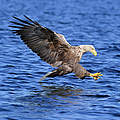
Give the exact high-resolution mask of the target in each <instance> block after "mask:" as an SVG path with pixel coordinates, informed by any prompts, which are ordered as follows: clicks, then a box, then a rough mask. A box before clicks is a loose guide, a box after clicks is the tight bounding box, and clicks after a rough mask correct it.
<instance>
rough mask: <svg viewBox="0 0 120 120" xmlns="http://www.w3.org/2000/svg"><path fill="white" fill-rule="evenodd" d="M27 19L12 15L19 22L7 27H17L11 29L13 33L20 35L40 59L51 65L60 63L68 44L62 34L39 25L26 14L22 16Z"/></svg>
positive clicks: (65, 53)
mask: <svg viewBox="0 0 120 120" xmlns="http://www.w3.org/2000/svg"><path fill="white" fill-rule="evenodd" d="M24 17H25V18H26V19H27V21H24V20H21V19H19V18H17V17H14V18H15V19H16V20H18V21H19V22H13V21H11V23H13V24H15V25H11V26H9V27H13V28H17V29H16V30H12V31H13V33H16V34H17V35H20V37H21V39H22V40H23V41H24V43H25V44H27V46H28V47H29V48H30V49H32V51H33V52H35V53H37V55H38V56H40V57H41V59H42V60H44V61H46V62H47V63H49V64H50V65H52V66H55V67H57V66H59V65H62V63H63V60H64V58H65V56H66V55H67V52H68V51H69V48H70V44H69V43H68V42H67V41H66V40H65V38H64V36H63V35H61V34H58V33H56V32H54V31H51V30H50V29H48V28H46V27H43V26H41V25H40V24H39V23H37V22H36V21H32V20H31V19H30V18H28V17H27V16H24Z"/></svg>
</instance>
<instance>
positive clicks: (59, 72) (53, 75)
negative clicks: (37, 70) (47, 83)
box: [40, 69, 64, 81]
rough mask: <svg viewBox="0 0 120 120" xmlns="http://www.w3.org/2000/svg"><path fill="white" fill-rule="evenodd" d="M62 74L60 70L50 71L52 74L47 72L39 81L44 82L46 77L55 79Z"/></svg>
mask: <svg viewBox="0 0 120 120" xmlns="http://www.w3.org/2000/svg"><path fill="white" fill-rule="evenodd" d="M63 74H64V72H63V71H62V70H59V69H56V70H54V71H52V72H48V73H47V74H46V75H44V76H43V77H42V78H41V79H40V81H41V80H44V79H45V78H46V77H56V76H61V75H63Z"/></svg>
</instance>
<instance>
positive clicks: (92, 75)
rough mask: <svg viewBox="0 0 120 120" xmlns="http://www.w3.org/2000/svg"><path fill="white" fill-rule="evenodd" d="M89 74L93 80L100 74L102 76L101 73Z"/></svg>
mask: <svg viewBox="0 0 120 120" xmlns="http://www.w3.org/2000/svg"><path fill="white" fill-rule="evenodd" d="M90 76H91V77H93V78H94V79H95V80H98V79H99V78H100V76H103V75H102V74H101V73H94V74H92V73H90Z"/></svg>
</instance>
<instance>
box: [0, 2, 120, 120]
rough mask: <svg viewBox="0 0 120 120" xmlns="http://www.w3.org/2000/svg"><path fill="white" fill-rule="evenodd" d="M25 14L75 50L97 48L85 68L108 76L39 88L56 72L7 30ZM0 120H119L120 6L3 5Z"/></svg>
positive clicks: (49, 83)
mask: <svg viewBox="0 0 120 120" xmlns="http://www.w3.org/2000/svg"><path fill="white" fill-rule="evenodd" d="M23 15H28V16H29V17H30V18H32V19H34V20H36V21H38V22H39V23H40V24H41V25H44V26H46V27H48V28H50V29H52V30H54V31H56V32H58V33H62V34H64V35H65V37H66V39H67V40H68V42H69V43H70V44H72V45H80V44H92V45H94V46H95V48H96V51H97V52H98V56H96V57H95V56H93V55H92V54H90V53H86V54H85V55H84V56H83V58H82V60H81V64H82V65H83V66H84V67H85V68H86V69H88V70H90V71H91V72H93V73H94V72H102V73H103V75H104V76H103V77H102V78H101V79H99V80H98V81H94V80H93V79H92V78H86V79H84V80H80V79H78V78H77V77H75V76H74V74H68V75H65V76H61V77H56V78H47V79H46V80H44V81H42V82H40V83H39V80H40V78H41V77H42V76H43V75H44V74H45V73H47V72H49V71H51V70H53V68H52V67H51V66H50V65H48V64H47V63H45V62H43V61H41V60H40V58H39V57H38V56H37V55H36V54H34V53H33V52H32V51H31V50H30V49H28V48H27V47H26V45H24V43H23V42H22V41H21V40H20V38H19V37H18V36H15V35H14V34H12V33H11V31H10V28H8V25H10V23H9V21H10V20H13V19H12V16H17V17H20V18H24V17H23ZM0 120H120V1H119V0H39V1H38V0H29V1H27V0H19V1H18V0H0Z"/></svg>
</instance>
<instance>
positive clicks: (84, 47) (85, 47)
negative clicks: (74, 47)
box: [79, 45, 97, 56]
mask: <svg viewBox="0 0 120 120" xmlns="http://www.w3.org/2000/svg"><path fill="white" fill-rule="evenodd" d="M79 47H80V48H81V49H82V51H83V53H85V52H91V53H92V54H93V55H94V56H96V55H97V52H96V50H95V48H94V46H93V45H80V46H79Z"/></svg>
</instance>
